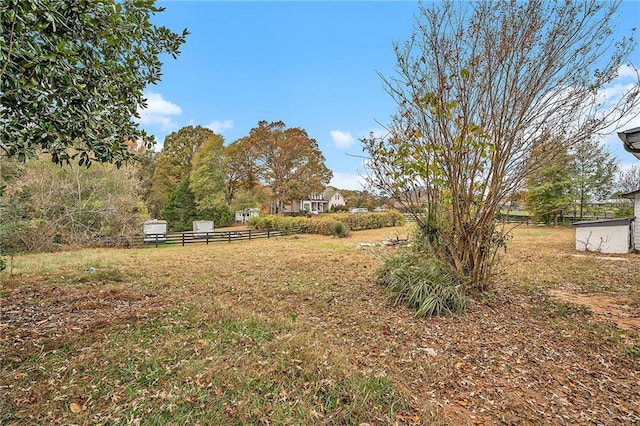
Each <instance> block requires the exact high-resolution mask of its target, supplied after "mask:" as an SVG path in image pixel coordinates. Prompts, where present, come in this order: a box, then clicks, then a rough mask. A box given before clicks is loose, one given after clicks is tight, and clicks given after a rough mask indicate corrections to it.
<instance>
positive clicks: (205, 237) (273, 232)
mask: <svg viewBox="0 0 640 426" xmlns="http://www.w3.org/2000/svg"><path fill="white" fill-rule="evenodd" d="M302 232H304V230H303V229H302V228H293V229H287V230H278V229H248V230H243V231H227V232H225V231H214V232H193V231H186V232H172V233H168V234H145V235H144V244H146V245H155V246H156V247H158V246H159V245H182V246H184V245H187V244H209V243H223V242H228V243H230V242H232V241H242V240H257V239H260V238H275V237H280V236H283V235H292V234H300V233H302Z"/></svg>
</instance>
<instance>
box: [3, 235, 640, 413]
mask: <svg viewBox="0 0 640 426" xmlns="http://www.w3.org/2000/svg"><path fill="white" fill-rule="evenodd" d="M408 233H409V228H406V227H405V228H387V229H382V230H375V231H360V232H353V233H352V234H351V237H349V238H344V239H337V238H331V237H322V236H314V235H301V236H289V237H280V238H277V239H270V240H258V241H241V242H232V243H219V244H215V245H197V246H196V245H193V246H188V247H165V248H157V249H156V248H139V249H129V250H115V249H91V250H81V251H68V252H61V253H55V254H38V255H27V256H20V257H16V258H15V259H14V262H13V276H9V274H8V272H7V271H5V272H4V273H3V274H2V275H1V276H0V279H1V280H2V281H1V284H0V424H65V425H66V424H134V425H137V424H149V425H165V424H166V425H169V424H173V425H183V424H190V425H196V424H201V425H208V424H272V425H281V424H291V425H302V424H314V425H315V424H332V425H336V424H345V425H386V424H452V425H464V424H494V423H495V424H579V423H582V424H586V423H601V424H631V423H635V422H640V332H639V325H640V318H639V317H640V309H639V307H640V256H639V255H625V256H615V257H613V256H601V255H597V254H586V255H578V254H577V253H576V252H575V250H574V246H573V231H572V230H571V229H554V228H544V227H533V226H530V227H525V226H523V227H520V228H518V229H516V230H515V232H514V238H513V239H512V240H510V241H509V248H508V250H507V252H506V253H504V254H503V255H502V262H501V264H500V266H499V268H498V271H497V274H496V277H495V279H494V283H495V284H494V287H493V290H492V291H491V292H487V293H484V294H482V295H479V296H478V297H477V298H475V299H474V300H472V301H470V303H469V304H468V308H467V312H466V313H465V314H464V315H462V316H460V317H447V318H434V319H415V318H414V317H413V313H412V312H411V311H409V310H407V309H405V308H403V307H398V306H393V305H392V304H391V303H390V302H389V299H388V297H387V295H386V294H385V292H384V289H383V288H381V287H380V286H378V285H376V284H375V283H374V282H373V281H372V279H371V277H372V273H373V271H374V269H375V268H376V267H377V266H378V265H379V264H380V263H381V259H382V258H383V256H384V255H385V253H387V252H389V251H390V250H396V249H395V248H389V247H379V246H378V247H364V248H358V247H357V244H358V243H360V242H371V243H376V242H380V241H381V240H383V239H386V238H389V237H396V236H400V237H401V238H406V237H407V235H408Z"/></svg>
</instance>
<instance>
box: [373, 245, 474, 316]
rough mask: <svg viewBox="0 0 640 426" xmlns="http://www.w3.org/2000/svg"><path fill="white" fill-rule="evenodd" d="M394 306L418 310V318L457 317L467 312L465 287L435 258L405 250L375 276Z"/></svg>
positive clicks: (398, 253)
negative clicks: (391, 298) (402, 305)
mask: <svg viewBox="0 0 640 426" xmlns="http://www.w3.org/2000/svg"><path fill="white" fill-rule="evenodd" d="M375 279H376V281H377V282H378V283H380V284H382V285H384V286H385V287H386V288H387V290H388V291H389V292H390V294H391V295H392V297H393V298H394V303H396V304H404V305H406V306H408V307H410V308H413V309H416V314H415V315H416V317H425V316H426V317H431V316H434V315H455V314H458V313H460V312H462V311H464V309H465V307H466V298H465V296H464V292H463V289H462V285H461V284H460V283H459V282H458V280H457V279H456V278H455V276H454V275H453V274H452V273H451V272H450V271H448V270H447V269H446V268H444V267H443V266H442V265H441V264H440V263H439V262H438V261H437V260H436V259H435V258H433V257H430V256H428V255H425V254H424V253H418V252H413V251H409V250H401V251H398V252H395V253H393V254H392V255H390V256H389V257H387V258H386V259H385V261H384V264H383V265H382V266H381V267H380V268H378V270H377V271H376V273H375Z"/></svg>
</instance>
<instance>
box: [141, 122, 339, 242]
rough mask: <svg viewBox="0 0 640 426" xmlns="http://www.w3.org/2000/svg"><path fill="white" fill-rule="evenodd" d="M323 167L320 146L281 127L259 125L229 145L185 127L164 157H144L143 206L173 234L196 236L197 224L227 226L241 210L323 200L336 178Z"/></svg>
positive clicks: (170, 137) (172, 136) (294, 130)
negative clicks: (194, 225) (189, 232)
mask: <svg viewBox="0 0 640 426" xmlns="http://www.w3.org/2000/svg"><path fill="white" fill-rule="evenodd" d="M324 162H325V158H324V156H323V155H322V152H321V151H320V148H319V147H318V143H317V142H316V140H315V139H312V138H310V137H309V135H308V134H307V132H306V131H305V130H304V129H301V128H298V127H292V128H287V127H286V125H285V124H284V123H283V122H281V121H278V122H271V123H268V122H266V121H260V122H259V123H258V125H257V126H256V127H255V128H253V129H251V131H250V132H249V135H247V136H245V137H243V138H240V139H238V140H236V141H233V142H231V143H230V144H228V145H225V141H224V138H223V137H222V136H221V135H218V134H215V133H214V132H213V131H211V130H209V129H207V128H204V127H201V126H195V127H194V126H187V127H184V128H182V129H180V130H178V131H177V132H174V133H171V134H170V135H168V136H167V137H166V138H165V141H164V145H163V148H162V150H161V151H160V152H159V153H157V154H155V153H153V152H149V153H145V157H144V159H143V182H145V183H144V191H145V193H144V198H145V200H146V203H147V207H148V210H149V212H150V214H151V216H153V217H157V218H160V217H161V218H163V219H166V220H167V221H168V222H169V224H170V226H171V228H172V229H174V230H177V231H180V230H185V229H189V228H191V222H192V221H193V220H195V219H212V220H214V222H215V223H217V224H220V225H224V224H229V223H232V222H233V221H234V212H235V211H236V210H242V209H245V208H255V207H260V206H263V207H264V209H265V210H267V211H269V212H272V213H279V212H282V211H283V207H284V205H285V204H287V203H290V202H291V201H293V200H296V199H298V200H299V199H302V198H305V197H307V196H308V195H309V194H312V193H321V192H322V191H323V190H324V188H325V186H326V185H327V184H328V183H329V181H330V180H331V178H332V176H333V174H332V172H331V171H330V170H329V169H328V168H327V167H326V165H325V164H324Z"/></svg>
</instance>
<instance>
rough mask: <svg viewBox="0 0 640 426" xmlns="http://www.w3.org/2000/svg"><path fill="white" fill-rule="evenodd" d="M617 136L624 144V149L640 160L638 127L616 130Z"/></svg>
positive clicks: (639, 132)
mask: <svg viewBox="0 0 640 426" xmlns="http://www.w3.org/2000/svg"><path fill="white" fill-rule="evenodd" d="M618 137H619V138H620V140H621V141H622V143H623V144H624V149H625V150H626V151H628V152H630V153H632V154H633V155H635V156H636V158H637V159H638V160H640V127H634V128H633V129H629V130H624V131H622V132H618Z"/></svg>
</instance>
